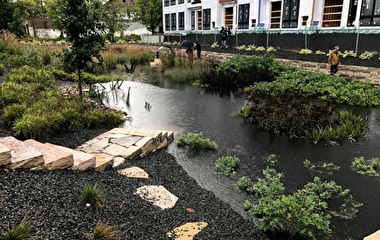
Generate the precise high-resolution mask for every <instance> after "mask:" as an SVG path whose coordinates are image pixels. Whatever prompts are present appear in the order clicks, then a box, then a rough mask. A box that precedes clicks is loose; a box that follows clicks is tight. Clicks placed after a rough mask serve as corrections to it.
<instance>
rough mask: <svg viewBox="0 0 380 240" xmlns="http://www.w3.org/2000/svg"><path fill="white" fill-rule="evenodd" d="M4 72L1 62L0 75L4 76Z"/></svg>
mask: <svg viewBox="0 0 380 240" xmlns="http://www.w3.org/2000/svg"><path fill="white" fill-rule="evenodd" d="M4 74H5V66H4V65H3V64H0V76H4Z"/></svg>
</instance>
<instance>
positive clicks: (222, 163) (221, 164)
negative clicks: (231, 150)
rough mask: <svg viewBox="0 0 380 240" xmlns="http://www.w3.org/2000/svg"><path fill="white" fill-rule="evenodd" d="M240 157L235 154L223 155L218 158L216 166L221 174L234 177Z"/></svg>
mask: <svg viewBox="0 0 380 240" xmlns="http://www.w3.org/2000/svg"><path fill="white" fill-rule="evenodd" d="M239 163H240V159H239V158H237V157H233V156H223V157H220V158H218V159H217V160H216V162H215V168H216V170H217V172H218V173H219V174H222V175H225V176H227V177H234V176H235V175H236V171H237V169H238V167H239Z"/></svg>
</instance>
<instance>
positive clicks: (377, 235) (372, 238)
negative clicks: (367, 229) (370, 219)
mask: <svg viewBox="0 0 380 240" xmlns="http://www.w3.org/2000/svg"><path fill="white" fill-rule="evenodd" d="M363 240H380V230H378V231H377V232H374V233H372V234H371V235H369V236H367V237H365V238H363Z"/></svg>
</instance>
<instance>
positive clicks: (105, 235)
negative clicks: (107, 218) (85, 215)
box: [87, 223, 119, 240]
mask: <svg viewBox="0 0 380 240" xmlns="http://www.w3.org/2000/svg"><path fill="white" fill-rule="evenodd" d="M87 235H88V237H89V238H90V239H91V240H117V239H119V237H118V233H117V228H116V227H115V226H110V225H107V224H104V223H98V224H97V225H96V227H95V229H94V231H93V232H92V233H91V234H87Z"/></svg>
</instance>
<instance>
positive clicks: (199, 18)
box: [197, 11, 202, 30]
mask: <svg viewBox="0 0 380 240" xmlns="http://www.w3.org/2000/svg"><path fill="white" fill-rule="evenodd" d="M197 23H198V29H197V30H202V11H197Z"/></svg>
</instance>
